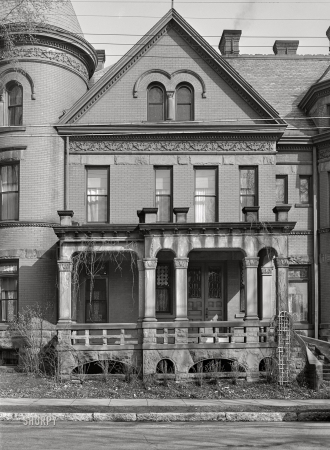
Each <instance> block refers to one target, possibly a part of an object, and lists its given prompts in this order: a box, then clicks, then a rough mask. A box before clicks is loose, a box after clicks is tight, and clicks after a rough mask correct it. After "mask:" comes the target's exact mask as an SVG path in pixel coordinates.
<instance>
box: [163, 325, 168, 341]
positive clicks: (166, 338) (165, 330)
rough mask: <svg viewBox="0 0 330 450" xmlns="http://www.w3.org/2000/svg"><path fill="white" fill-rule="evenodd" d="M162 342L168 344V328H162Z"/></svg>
mask: <svg viewBox="0 0 330 450" xmlns="http://www.w3.org/2000/svg"><path fill="white" fill-rule="evenodd" d="M164 344H168V328H164Z"/></svg>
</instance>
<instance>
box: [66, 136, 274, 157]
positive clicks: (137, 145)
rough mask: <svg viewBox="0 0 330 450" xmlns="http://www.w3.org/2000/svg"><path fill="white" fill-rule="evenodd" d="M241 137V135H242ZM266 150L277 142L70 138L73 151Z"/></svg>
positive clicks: (189, 151)
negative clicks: (142, 140)
mask: <svg viewBox="0 0 330 450" xmlns="http://www.w3.org/2000/svg"><path fill="white" fill-rule="evenodd" d="M240 139H241V137H240ZM164 151H165V152H180V153H181V152H187V153H191V152H265V153H269V152H272V151H275V142H267V141H261V142H258V141H225V140H221V141H210V140H207V141H203V142H196V141H188V142H182V141H168V140H165V141H156V140H155V141H153V142H149V141H144V142H141V141H137V140H136V141H118V140H106V139H104V140H102V141H98V140H96V141H84V140H70V152H71V153H94V152H97V153H99V152H100V153H103V152H110V153H120V152H133V153H135V152H164Z"/></svg>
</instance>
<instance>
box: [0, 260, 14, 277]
mask: <svg viewBox="0 0 330 450" xmlns="http://www.w3.org/2000/svg"><path fill="white" fill-rule="evenodd" d="M4 273H17V264H6V263H4V264H0V275H2V274H4Z"/></svg>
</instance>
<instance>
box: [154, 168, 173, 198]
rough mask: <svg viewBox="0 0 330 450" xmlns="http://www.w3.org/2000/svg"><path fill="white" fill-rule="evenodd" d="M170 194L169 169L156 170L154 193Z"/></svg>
mask: <svg viewBox="0 0 330 450" xmlns="http://www.w3.org/2000/svg"><path fill="white" fill-rule="evenodd" d="M162 194H167V195H171V170H170V169H157V170H156V195H162Z"/></svg>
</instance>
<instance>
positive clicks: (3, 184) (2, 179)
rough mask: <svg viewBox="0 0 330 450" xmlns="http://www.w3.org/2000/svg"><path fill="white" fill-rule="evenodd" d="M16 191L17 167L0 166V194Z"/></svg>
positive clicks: (14, 165)
mask: <svg viewBox="0 0 330 450" xmlns="http://www.w3.org/2000/svg"><path fill="white" fill-rule="evenodd" d="M11 191H18V165H17V164H13V165H9V166H0V192H11Z"/></svg>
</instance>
